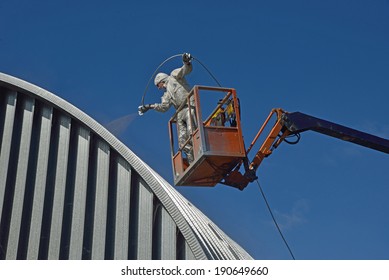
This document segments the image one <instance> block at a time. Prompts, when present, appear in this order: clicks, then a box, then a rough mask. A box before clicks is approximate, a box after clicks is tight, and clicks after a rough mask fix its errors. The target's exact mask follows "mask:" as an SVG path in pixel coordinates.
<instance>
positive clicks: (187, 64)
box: [171, 53, 193, 79]
mask: <svg viewBox="0 0 389 280" xmlns="http://www.w3.org/2000/svg"><path fill="white" fill-rule="evenodd" d="M192 59H193V57H192V56H191V55H190V54H189V53H184V54H183V55H182V62H183V63H184V65H183V66H182V67H181V68H177V69H175V70H173V71H172V73H171V76H173V77H174V78H176V79H182V78H183V77H184V76H186V75H188V74H189V73H190V72H192V69H193V67H192V62H191V61H192Z"/></svg>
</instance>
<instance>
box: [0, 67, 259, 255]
mask: <svg viewBox="0 0 389 280" xmlns="http://www.w3.org/2000/svg"><path fill="white" fill-rule="evenodd" d="M0 110H1V111H0V219H1V220H0V259H76V260H77V259H146V260H148V259H169V260H171V259H252V258H251V256H250V255H249V254H248V253H247V252H246V251H245V250H244V249H242V248H241V247H240V246H239V245H238V244H237V243H235V242H234V241H233V240H231V239H230V238H229V237H228V236H227V235H226V234H225V233H224V232H223V231H221V230H220V229H219V228H218V227H217V226H216V225H215V224H214V223H213V222H212V221H210V220H209V219H208V218H207V217H206V216H205V215H204V214H203V213H202V212H201V211H200V210H199V209H197V208H196V207H195V206H193V205H192V204H191V203H190V202H189V201H188V200H187V199H185V198H184V197H183V196H182V195H180V193H179V192H177V191H176V190H175V189H174V188H173V187H172V186H171V185H170V184H169V183H168V182H166V180H164V179H163V178H162V177H161V176H160V175H159V174H157V173H156V172H155V171H154V170H153V169H152V168H150V167H149V166H148V165H147V164H146V163H145V162H143V161H142V160H141V159H140V158H138V157H137V156H136V155H135V154H134V153H133V152H132V151H131V150H130V149H129V148H128V147H126V146H125V145H124V144H123V143H121V142H120V141H119V140H118V139H117V138H116V137H115V136H113V135H112V134H111V133H110V132H109V131H108V130H107V129H105V128H104V127H103V126H102V125H100V124H99V123H97V122H96V121H95V120H93V119H92V118H90V117H89V116H88V115H86V114H85V113H84V112H82V111H80V110H79V109H77V108H76V107H75V106H73V105H71V104H69V103H68V102H66V101H65V100H63V99H61V98H60V97H58V96H56V95H54V94H52V93H50V92H48V91H46V90H44V89H42V88H40V87H37V86H35V85H32V84H30V83H28V82H25V81H23V80H20V79H18V78H15V77H12V76H9V75H6V74H3V73H0Z"/></svg>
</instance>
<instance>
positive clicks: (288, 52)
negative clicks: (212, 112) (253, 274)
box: [0, 0, 389, 259]
mask: <svg viewBox="0 0 389 280" xmlns="http://www.w3.org/2000/svg"><path fill="white" fill-rule="evenodd" d="M0 10H1V11H2V13H1V14H2V15H1V17H0V72H3V73H6V74H9V75H13V76H16V77H19V78H21V79H24V80H26V81H29V82H31V83H33V84H36V85H38V86H40V87H42V88H45V89H47V90H49V91H51V92H53V93H55V94H57V95H59V96H61V97H62V98H64V99H65V100H67V101H69V102H70V103H72V104H74V105H75V106H77V107H79V108H80V109H81V110H83V111H85V112H86V113H87V114H89V115H90V116H91V117H93V118H95V119H96V120H97V121H99V122H100V123H102V124H104V125H108V124H109V123H112V122H113V121H115V122H114V124H115V128H116V131H115V132H116V133H117V135H118V137H119V139H120V140H121V141H122V142H123V143H125V144H126V145H127V146H128V147H129V148H130V149H131V150H133V151H134V152H135V153H136V154H138V155H139V156H140V157H141V158H142V159H143V160H144V161H146V162H147V163H148V164H149V165H151V166H152V167H153V168H154V169H155V170H156V171H157V172H159V173H160V174H161V175H162V176H164V177H165V178H166V179H167V180H168V181H169V182H172V171H171V162H170V150H169V139H168V131H167V122H168V120H169V118H170V116H171V115H172V114H173V110H170V111H169V112H168V113H165V114H161V113H157V112H148V113H146V114H145V115H144V116H142V117H139V116H137V115H136V111H137V107H138V106H139V104H140V102H141V98H142V94H143V92H144V90H145V87H146V84H147V82H148V80H149V78H150V76H151V75H152V73H153V72H154V70H155V69H156V67H157V66H158V65H159V64H160V63H161V62H162V61H163V60H165V59H166V58H168V57H170V56H172V55H175V54H179V53H183V52H190V53H192V54H193V56H195V57H197V58H198V59H199V60H200V61H201V62H203V63H204V64H205V65H206V66H207V67H208V68H209V69H210V71H211V72H212V73H213V74H214V75H215V76H216V77H217V79H218V80H219V82H220V83H221V84H222V85H223V86H225V87H233V88H236V89H237V92H238V95H239V97H240V101H241V108H242V126H243V133H244V137H245V141H246V143H250V142H251V140H252V139H253V137H254V136H255V134H256V132H257V131H258V129H259V127H260V126H261V124H262V122H263V121H264V120H265V118H266V117H267V115H268V113H269V112H270V110H271V109H272V108H277V107H281V108H283V109H285V110H287V111H290V112H293V111H301V112H304V113H306V114H310V115H313V116H316V117H319V118H323V119H326V120H329V121H333V122H336V123H339V124H342V125H346V126H349V127H352V128H355V129H359V130H362V131H365V132H368V133H371V134H375V135H377V136H380V137H384V138H388V139H389V121H388V114H387V112H388V109H387V105H388V103H389V79H388V74H389V52H388V50H389V36H388V35H389V1H387V0H373V1H360V0H353V1H351V0H342V1H335V0H329V1H318V0H316V1H308V0H306V1H304V0H296V1H287V0H278V1H262V0H258V1H254V0H253V1H244V0H243V1H239V2H236V1H223V2H222V1H213V2H211V1H202V0H200V1H193V2H188V1H186V2H185V1H118V0H112V1H91V0H86V1H47V0H44V1H26V0H12V1H10V0H3V1H1V2H0ZM180 65H181V61H180V59H175V60H172V61H169V63H167V64H166V65H164V68H163V69H162V70H164V71H166V72H170V71H171V70H172V69H174V68H176V67H178V66H180ZM188 81H189V82H190V83H191V84H192V85H194V84H202V85H212V86H214V85H215V83H214V81H213V80H212V79H211V78H210V76H209V75H208V74H207V72H206V71H205V70H204V69H203V68H202V67H201V66H200V65H199V64H198V63H196V62H194V70H193V72H192V73H191V74H190V76H189V77H188ZM160 95H161V94H160V92H158V91H157V90H156V89H155V88H154V87H150V88H149V90H148V92H147V95H146V103H154V102H158V101H159V100H160ZM118 119H119V120H120V119H121V120H122V122H121V121H118ZM120 125H122V126H120ZM388 167H389V156H388V155H387V154H383V153H380V152H377V151H374V150H370V149H367V148H364V147H359V146H357V145H354V144H350V143H347V142H342V141H340V140H338V139H334V138H330V137H328V136H324V135H320V134H317V133H314V132H305V133H303V134H302V139H301V141H300V143H299V144H298V145H294V146H290V145H287V144H283V145H281V146H280V147H279V148H278V149H277V150H276V151H275V153H274V154H273V155H272V156H271V157H269V158H268V159H266V160H265V161H264V163H263V164H262V166H261V167H260V169H259V170H258V176H259V181H260V183H261V185H262V188H263V190H264V191H265V193H266V195H267V199H268V200H269V203H270V205H271V207H272V209H273V212H274V215H275V217H276V219H277V221H278V222H279V224H280V226H281V229H282V231H283V233H284V235H285V238H286V239H287V241H288V243H289V246H290V247H291V249H292V251H293V253H294V255H295V257H296V259H389V215H388V213H389V203H388V202H389V199H388V198H389V182H388V171H389V169H388ZM178 190H179V191H180V192H181V193H182V194H183V195H184V196H185V197H187V198H188V199H189V200H190V201H192V202H193V204H194V205H196V206H197V207H198V208H199V209H201V210H202V211H203V212H204V213H205V214H206V215H207V216H209V217H210V218H211V219H212V220H213V221H214V222H215V223H216V224H217V225H218V226H219V227H220V228H221V229H223V230H224V231H225V232H226V233H227V234H228V235H229V236H230V237H231V238H232V239H234V240H235V241H237V242H238V243H239V244H240V245H241V246H242V247H244V248H245V249H246V250H247V251H248V252H249V253H250V254H251V255H252V256H253V257H254V258H256V259H290V255H289V253H288V251H287V249H286V247H285V245H284V243H283V242H282V239H281V238H280V236H279V234H278V232H277V230H276V228H275V226H274V224H273V222H272V220H271V217H270V215H269V213H268V211H267V209H266V206H265V203H264V201H263V199H262V197H261V195H260V192H259V189H258V186H257V185H256V184H252V185H250V186H248V187H247V188H246V189H245V190H244V191H243V192H240V191H238V190H235V189H232V188H228V187H224V186H221V185H218V186H216V187H215V188H193V187H186V188H182V187H181V188H178Z"/></svg>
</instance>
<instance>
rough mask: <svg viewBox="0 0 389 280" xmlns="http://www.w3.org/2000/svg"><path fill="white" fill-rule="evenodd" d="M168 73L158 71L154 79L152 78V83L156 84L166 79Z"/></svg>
mask: <svg viewBox="0 0 389 280" xmlns="http://www.w3.org/2000/svg"><path fill="white" fill-rule="evenodd" d="M167 77H169V76H168V74H165V73H158V74H157V76H155V79H154V85H156V86H157V85H158V84H159V83H160V82H165V80H166V79H167Z"/></svg>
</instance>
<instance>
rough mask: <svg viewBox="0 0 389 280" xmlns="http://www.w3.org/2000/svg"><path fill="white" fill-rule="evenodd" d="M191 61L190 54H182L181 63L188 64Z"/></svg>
mask: <svg viewBox="0 0 389 280" xmlns="http://www.w3.org/2000/svg"><path fill="white" fill-rule="evenodd" d="M192 59H193V56H191V55H190V53H184V54H183V55H182V61H183V62H184V63H185V64H190V62H191V61H192Z"/></svg>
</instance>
